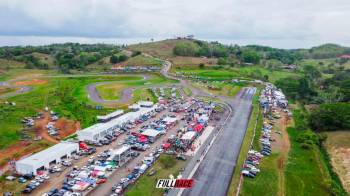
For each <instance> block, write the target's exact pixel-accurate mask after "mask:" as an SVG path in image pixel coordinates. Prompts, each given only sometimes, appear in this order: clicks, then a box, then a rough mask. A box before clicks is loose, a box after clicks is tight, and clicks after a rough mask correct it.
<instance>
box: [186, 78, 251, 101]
mask: <svg viewBox="0 0 350 196" xmlns="http://www.w3.org/2000/svg"><path fill="white" fill-rule="evenodd" d="M192 85H193V86H194V87H197V88H200V89H202V90H204V91H206V92H208V93H211V94H213V95H222V96H227V97H234V96H235V95H236V94H237V93H238V92H239V91H240V90H241V88H242V87H244V86H246V84H245V83H242V82H240V83H230V82H218V81H215V82H206V83H202V82H192Z"/></svg>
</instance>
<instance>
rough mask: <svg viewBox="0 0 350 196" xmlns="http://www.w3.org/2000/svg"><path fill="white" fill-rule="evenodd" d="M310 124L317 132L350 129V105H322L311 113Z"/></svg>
mask: <svg viewBox="0 0 350 196" xmlns="http://www.w3.org/2000/svg"><path fill="white" fill-rule="evenodd" d="M309 123H310V126H311V127H312V128H313V129H314V130H317V131H334V130H346V129H350V103H332V104H321V105H320V107H318V108H317V109H315V110H313V111H312V112H311V114H310V118H309Z"/></svg>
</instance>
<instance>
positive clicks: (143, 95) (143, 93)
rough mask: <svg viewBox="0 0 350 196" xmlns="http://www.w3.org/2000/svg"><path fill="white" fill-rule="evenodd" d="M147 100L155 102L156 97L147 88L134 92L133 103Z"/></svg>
mask: <svg viewBox="0 0 350 196" xmlns="http://www.w3.org/2000/svg"><path fill="white" fill-rule="evenodd" d="M140 100H147V101H153V102H154V103H156V102H157V97H156V96H155V94H154V93H153V92H152V90H151V89H149V88H139V89H136V90H135V91H134V96H133V101H134V102H136V101H140Z"/></svg>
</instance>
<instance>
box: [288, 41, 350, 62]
mask: <svg viewBox="0 0 350 196" xmlns="http://www.w3.org/2000/svg"><path fill="white" fill-rule="evenodd" d="M295 51H296V52H297V53H299V54H300V55H301V56H302V57H303V58H312V59H326V58H335V57H338V56H340V55H342V54H350V48H349V47H344V46H340V45H337V44H323V45H320V46H316V47H312V48H310V49H298V50H295Z"/></svg>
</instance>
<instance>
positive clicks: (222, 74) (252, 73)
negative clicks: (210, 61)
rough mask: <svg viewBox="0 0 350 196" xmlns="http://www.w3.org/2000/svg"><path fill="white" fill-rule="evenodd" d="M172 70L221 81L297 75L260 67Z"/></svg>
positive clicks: (273, 79)
mask: <svg viewBox="0 0 350 196" xmlns="http://www.w3.org/2000/svg"><path fill="white" fill-rule="evenodd" d="M172 71H173V72H176V73H181V74H183V75H185V76H191V75H192V76H197V77H199V78H200V79H203V80H210V81H214V80H216V81H222V80H231V79H233V78H243V79H245V78H256V77H257V76H258V77H262V76H264V75H267V76H268V79H269V81H270V82H275V81H276V80H278V79H281V78H286V77H293V76H298V74H297V73H293V72H287V71H272V72H271V71H269V70H267V69H265V68H262V67H257V66H253V67H242V68H229V69H221V68H215V67H211V68H209V67H207V68H204V69H199V68H197V69H194V68H193V67H192V68H191V67H184V68H181V69H173V70H172Z"/></svg>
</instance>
